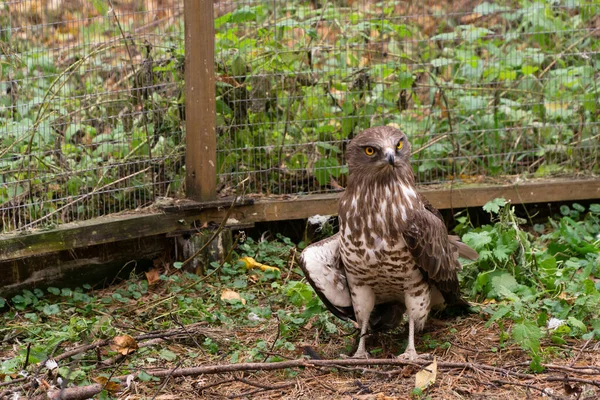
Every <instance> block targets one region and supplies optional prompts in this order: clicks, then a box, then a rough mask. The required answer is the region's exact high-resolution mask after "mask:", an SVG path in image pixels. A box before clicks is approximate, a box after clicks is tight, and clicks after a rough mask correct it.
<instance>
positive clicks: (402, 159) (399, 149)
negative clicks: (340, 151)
mask: <svg viewBox="0 0 600 400" xmlns="http://www.w3.org/2000/svg"><path fill="white" fill-rule="evenodd" d="M346 156H347V160H348V168H349V170H350V174H353V173H356V172H362V173H366V174H375V175H380V174H386V175H387V174H389V173H397V172H399V171H398V170H405V169H406V168H407V167H408V168H410V143H409V142H408V138H407V137H406V135H405V134H404V133H403V132H402V131H401V130H399V129H396V128H392V127H391V126H376V127H373V128H369V129H366V130H364V131H362V132H361V133H359V134H358V135H356V136H355V137H354V139H352V141H351V142H350V144H349V145H348V148H347V150H346Z"/></svg>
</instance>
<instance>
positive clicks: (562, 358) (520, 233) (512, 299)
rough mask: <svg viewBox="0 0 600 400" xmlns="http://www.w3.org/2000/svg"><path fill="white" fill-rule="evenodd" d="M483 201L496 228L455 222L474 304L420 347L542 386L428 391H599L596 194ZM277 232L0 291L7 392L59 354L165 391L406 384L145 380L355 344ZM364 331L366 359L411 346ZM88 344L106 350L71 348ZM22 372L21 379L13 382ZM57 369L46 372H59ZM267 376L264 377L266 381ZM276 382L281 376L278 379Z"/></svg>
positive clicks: (492, 377) (466, 385)
mask: <svg viewBox="0 0 600 400" xmlns="http://www.w3.org/2000/svg"><path fill="white" fill-rule="evenodd" d="M485 209H486V210H487V211H488V212H489V213H490V214H491V215H492V216H493V222H492V223H491V224H489V225H484V226H481V227H477V228H474V227H472V226H471V225H470V222H469V220H468V217H467V216H466V215H459V216H458V217H457V220H458V222H459V225H458V226H457V231H458V232H459V233H461V234H462V237H463V240H465V241H466V242H467V243H469V244H470V245H471V246H473V247H474V248H476V249H477V250H478V251H479V252H480V254H481V257H480V259H479V260H478V261H477V262H473V263H469V264H465V265H464V269H463V271H462V273H461V277H460V279H461V285H462V287H463V291H464V292H465V293H466V294H467V295H468V298H469V300H470V301H471V302H473V303H474V304H475V305H476V307H477V308H478V310H479V313H477V314H474V315H472V316H468V317H461V318H453V319H449V320H444V321H440V320H436V319H435V318H434V319H432V320H430V322H429V323H428V326H427V328H426V330H425V332H423V333H422V334H420V335H418V337H417V348H418V349H417V350H418V351H419V352H428V353H432V354H434V355H437V357H438V360H439V361H440V362H442V361H443V362H458V363H464V362H465V360H467V361H468V362H471V363H475V364H476V365H488V366H496V367H499V368H505V369H507V370H509V372H510V373H520V374H529V373H535V374H537V375H535V377H533V375H532V378H531V379H535V380H537V381H539V382H545V383H544V386H543V387H541V389H540V386H539V385H538V384H536V382H535V381H527V380H526V382H529V383H526V386H525V387H523V386H522V385H523V382H524V380H523V379H524V378H523V377H522V376H521V378H519V377H518V376H516V377H515V376H512V375H510V374H509V375H506V372H504V373H500V375H496V374H495V373H489V374H488V375H486V376H482V375H480V374H471V373H464V370H463V372H461V370H460V369H459V370H456V368H454V369H452V368H449V369H448V368H446V367H444V368H446V369H443V370H441V372H440V373H441V375H440V377H439V378H438V381H437V384H436V385H435V386H433V387H432V388H431V389H430V390H429V391H428V392H426V393H425V394H424V396H432V398H456V396H457V393H463V395H464V394H465V393H471V394H475V393H480V392H481V391H487V393H490V394H493V395H497V396H498V397H502V396H508V398H516V397H523V396H525V394H526V393H528V392H531V391H533V392H535V394H536V395H537V394H539V390H545V389H544V388H552V390H554V392H553V393H554V394H556V395H560V396H563V395H568V393H569V390H574V391H575V390H577V391H579V392H581V393H584V394H585V393H587V396H597V394H598V390H599V388H598V386H599V385H600V384H598V383H597V384H594V383H590V382H591V381H593V380H594V379H596V382H597V374H599V373H600V371H596V372H593V371H592V370H593V369H594V368H595V367H594V365H597V363H598V360H600V348H598V346H597V345H595V343H597V342H596V341H597V340H598V339H599V338H600V325H598V321H599V320H600V301H599V300H600V270H599V269H598V266H599V265H600V205H598V204H592V205H590V206H589V207H588V208H584V207H583V206H581V205H579V204H572V205H571V206H563V207H562V208H561V214H560V215H556V216H554V217H553V218H551V219H549V220H548V221H547V222H545V223H543V224H537V225H535V226H534V225H531V224H529V223H528V222H527V221H523V220H520V219H519V218H518V217H516V215H515V214H514V210H513V207H512V206H511V205H510V204H508V203H506V201H504V200H502V199H497V200H495V201H494V202H490V203H488V204H487V205H486V207H485ZM324 228H325V229H324V232H323V233H322V235H329V234H330V233H331V227H327V226H326V227H324ZM271 239H272V240H259V241H256V240H253V239H252V238H246V239H245V240H242V238H240V242H239V243H238V244H237V246H236V248H235V249H234V251H233V253H232V255H231V257H230V259H229V260H227V261H225V262H223V263H216V262H215V263H212V264H211V265H210V266H209V268H208V271H207V275H206V276H197V275H194V274H190V273H186V272H182V271H181V270H179V269H177V268H175V267H176V266H180V264H181V263H177V262H169V263H167V264H165V265H162V266H160V267H158V268H156V269H153V270H150V271H147V272H146V273H140V272H138V273H137V274H136V273H134V274H132V275H131V277H130V278H129V279H128V280H126V281H124V282H121V283H120V284H118V285H116V286H113V287H109V288H106V289H93V288H91V287H90V286H86V285H84V286H82V287H79V288H48V289H47V290H40V289H35V290H31V291H24V292H23V293H22V294H20V295H17V296H15V297H13V298H11V299H1V298H0V307H4V312H3V314H2V316H0V319H1V323H0V326H1V328H0V336H1V337H3V341H2V343H3V345H2V346H1V347H0V360H1V361H0V378H1V379H0V380H1V381H3V382H4V383H3V384H2V385H3V386H4V387H0V391H1V390H4V389H10V390H16V391H18V392H20V393H21V395H26V396H27V397H32V396H33V395H34V389H33V388H31V387H29V388H24V389H20V387H21V386H20V385H21V384H23V383H26V382H29V381H30V380H31V377H32V376H33V375H35V371H37V370H38V368H39V364H38V363H43V362H44V361H45V360H47V359H49V358H54V359H56V360H58V372H59V374H60V376H61V377H62V379H63V380H67V381H68V382H69V384H70V385H75V386H78V385H79V386H81V385H88V384H91V383H94V382H98V383H105V382H106V381H107V380H110V379H113V378H116V377H124V376H126V375H128V374H133V375H134V376H136V377H137V390H138V396H141V397H142V398H144V397H145V396H153V395H157V394H158V393H159V392H161V391H162V392H163V393H165V392H166V393H171V394H181V395H182V396H184V397H185V396H189V393H195V394H196V395H198V396H200V395H201V393H202V394H203V395H205V396H213V397H219V396H221V397H222V396H224V395H236V394H237V395H243V394H244V393H247V392H249V391H250V390H259V394H257V396H261V395H264V396H269V395H270V393H271V392H272V391H273V390H277V392H276V393H279V394H278V395H279V396H284V397H293V396H294V393H295V392H294V390H296V389H297V388H303V389H302V390H304V391H305V392H306V393H312V395H314V396H315V398H326V397H327V396H344V395H350V394H354V395H358V394H361V393H364V392H363V391H364V390H366V389H365V387H368V388H369V390H371V391H373V392H374V393H377V391H381V392H383V393H385V394H387V395H390V396H400V398H402V396H404V398H406V397H407V396H410V394H411V393H412V392H413V388H414V373H415V372H417V370H418V368H417V369H415V367H414V366H413V367H410V366H405V367H404V368H401V369H393V367H391V368H392V369H389V368H384V367H379V368H376V369H374V368H375V367H370V368H366V369H365V368H364V367H361V368H350V369H346V370H345V369H343V368H342V369H337V370H335V369H333V370H332V369H327V368H325V369H316V370H313V369H310V368H308V369H300V370H299V369H284V370H281V371H279V372H278V371H274V372H260V371H257V372H254V373H250V372H249V373H246V374H244V375H240V374H232V373H224V374H217V375H210V376H208V375H204V376H203V377H202V378H201V379H200V378H198V379H199V380H195V378H192V377H188V378H173V379H167V380H166V381H164V380H163V381H161V382H159V381H158V380H157V378H154V377H152V371H156V370H157V369H164V368H174V367H176V368H178V369H179V368H185V367H192V366H198V365H207V364H208V365H212V364H215V365H216V364H231V363H233V364H235V363H247V362H267V363H273V362H277V361H284V360H287V359H296V358H298V357H299V356H300V355H302V354H304V353H306V352H307V349H306V347H307V346H309V347H310V348H312V349H314V350H315V351H316V352H317V353H319V354H320V355H321V356H323V357H326V358H338V357H339V355H340V354H348V353H350V352H351V349H352V346H353V343H354V339H353V338H352V335H351V334H352V333H353V332H354V328H353V327H352V326H351V325H350V324H348V323H344V322H341V321H340V320H337V319H336V318H335V317H333V316H332V315H331V314H330V313H329V312H328V311H326V309H325V308H324V307H323V306H322V304H321V303H320V301H319V300H318V297H317V296H315V294H314V293H313V290H312V288H311V287H310V286H309V285H308V284H307V283H306V281H305V280H304V279H303V276H302V275H301V273H300V270H299V268H298V267H297V265H296V260H297V256H298V255H299V251H300V249H301V248H302V247H304V246H305V243H299V244H295V243H292V241H290V240H289V239H288V238H285V237H283V236H280V235H277V236H276V237H273V238H271ZM246 256H248V257H253V258H254V259H255V260H257V261H259V262H260V263H262V264H265V265H270V266H273V267H277V268H278V269H279V270H278V271H273V270H271V271H260V270H257V269H252V270H247V268H246V263H244V262H241V261H237V260H238V259H239V258H241V257H246ZM129 337H131V338H129ZM102 341H104V342H102ZM115 341H116V342H118V343H121V344H120V345H117V344H115ZM369 341H370V344H369V350H371V353H372V355H373V357H377V358H388V357H392V356H394V355H397V354H400V353H401V352H402V351H403V349H404V347H405V345H406V332H405V331H404V327H403V328H402V329H400V330H399V331H395V332H391V333H386V334H382V335H379V336H376V337H372V338H370V339H369ZM92 343H97V344H98V350H94V348H87V350H85V351H84V350H81V351H79V352H78V353H77V354H74V355H71V356H69V357H64V356H62V354H66V352H67V351H69V350H72V349H74V348H81V347H80V346H83V345H89V344H92ZM440 368H442V367H440ZM556 368H563V369H562V370H560V369H559V370H557V369H556ZM564 368H567V370H565V369H564ZM568 368H571V371H569V370H568ZM573 368H575V369H573ZM577 368H580V369H579V370H577ZM586 368H587V369H586ZM42 371H45V369H43V368H42ZM378 371H379V372H378ZM556 371H559V372H560V371H562V372H563V373H566V374H567V375H566V376H567V377H566V378H565V379H567V381H568V382H570V383H569V384H568V385H571V386H569V387H571V388H572V389H569V387H567V384H564V382H562V381H561V382H554V381H552V380H551V378H552V376H555V373H556ZM565 371H566V372H565ZM573 371H575V372H573ZM577 371H580V372H577ZM590 371H592V372H590ZM442 372H443V373H442ZM43 373H44V374H45V372H43ZM553 374H554V375H553ZM21 377H25V379H23V380H22V381H19V379H22V378H21ZM51 378H52V377H45V378H44V379H45V380H46V381H47V382H48V383H49V384H52V383H53V382H52V379H51ZM528 379H529V378H528ZM544 379H550V380H548V381H544ZM573 379H583V380H582V381H580V382H577V381H574V380H573ZM501 381H504V382H505V383H499V382H501ZM13 382H14V383H13ZM248 382H250V383H248ZM357 382H358V383H357ZM553 382H554V383H553ZM290 383H292V385H290ZM261 384H262V385H263V386H265V384H266V386H265V387H263V388H262V389H261V388H260V385H261ZM276 384H277V385H279V384H281V385H287V386H285V388H283V387H282V388H280V389H277V388H274V387H275V386H277V385H276ZM257 385H258V386H257ZM519 385H521V386H519ZM527 385H529V386H527ZM594 385H595V386H594ZM43 387H44V386H43V385H42V388H40V389H37V392H35V394H39V393H40V391H41V390H44V389H43ZM257 388H258V389H257ZM294 388H296V389H294ZM113 389H114V390H113ZM113 389H110V387H109V389H107V390H106V391H105V392H104V394H102V395H101V398H121V397H122V396H125V394H121V395H119V394H117V392H118V391H119V390H123V388H122V386H117V387H115V388H113ZM111 390H113V391H112V392H111ZM260 390H262V392H260ZM565 391H566V392H565ZM413 395H414V396H417V395H418V393H417V394H414V393H413Z"/></svg>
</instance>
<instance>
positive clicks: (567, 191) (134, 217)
mask: <svg viewBox="0 0 600 400" xmlns="http://www.w3.org/2000/svg"><path fill="white" fill-rule="evenodd" d="M421 191H422V193H423V194H424V195H425V196H426V197H427V198H428V199H429V200H430V201H431V203H432V204H433V205H434V206H435V207H437V208H439V209H451V208H465V207H480V206H482V205H484V204H485V203H487V202H488V201H490V200H493V199H494V198H496V197H504V198H505V199H507V200H511V201H512V202H513V203H543V202H554V201H575V200H586V199H600V179H587V180H569V181H567V180H561V181H534V182H525V183H522V184H516V185H504V186H478V187H453V188H421ZM339 196H340V193H332V194H317V195H307V196H298V197H296V198H292V199H285V200H284V199H264V200H256V201H255V202H254V203H253V204H243V205H239V206H236V207H235V208H234V210H233V211H232V213H231V215H230V221H229V224H230V225H238V224H240V223H244V224H251V223H256V222H264V221H283V220H290V219H303V218H308V217H310V216H312V215H316V214H321V215H332V214H336V213H337V202H338V198H339ZM210 204H211V206H210V207H209V208H206V206H205V205H203V204H199V205H198V206H197V208H192V207H190V206H185V207H183V209H181V210H178V209H177V207H173V206H165V207H166V208H167V209H169V210H172V211H170V212H166V213H165V212H158V211H154V212H151V213H146V214H126V215H119V216H112V217H103V218H98V219H95V220H90V221H85V222H81V223H73V224H65V225H62V226H60V227H59V228H57V229H56V230H53V231H43V232H34V233H31V234H21V235H0V261H5V260H11V259H18V258H23V257H29V256H34V255H40V254H47V253H52V252H56V251H60V250H67V249H72V248H79V247H85V246H92V245H97V244H103V243H110V242H117V241H121V240H127V239H133V238H138V237H145V236H152V235H159V234H164V233H169V232H174V231H179V230H181V231H189V230H191V229H195V228H196V227H200V226H202V225H203V224H205V223H207V222H216V223H220V222H221V221H222V219H223V218H224V216H225V215H226V213H227V210H228V208H229V206H226V205H225V204H226V203H223V202H218V203H210Z"/></svg>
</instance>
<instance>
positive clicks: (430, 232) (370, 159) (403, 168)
mask: <svg viewBox="0 0 600 400" xmlns="http://www.w3.org/2000/svg"><path fill="white" fill-rule="evenodd" d="M410 155H411V145H410V143H409V141H408V138H407V137H406V135H405V134H404V133H403V132H402V131H401V130H399V129H396V128H393V127H390V126H378V127H372V128H369V129H366V130H364V131H362V132H361V133H359V134H358V135H356V136H355V137H354V139H352V141H351V142H350V144H349V145H348V147H347V150H346V156H347V161H348V170H349V173H348V183H347V187H346V190H345V191H344V193H343V195H342V196H341V198H340V200H339V205H338V220H339V232H338V233H336V234H335V235H333V236H331V237H329V238H327V239H324V240H322V241H320V242H317V243H314V244H312V245H310V246H308V247H307V248H306V249H304V251H303V252H302V254H301V256H300V267H301V268H302V270H303V271H304V275H305V277H306V279H307V281H308V282H309V283H310V284H311V286H312V287H313V288H314V290H315V292H316V293H317V295H318V296H319V297H320V298H321V300H322V301H323V303H324V304H325V305H326V306H327V308H328V309H329V310H330V311H331V312H332V313H333V314H334V315H336V316H337V317H339V318H341V319H344V320H352V321H354V323H355V325H356V327H357V328H358V329H359V330H360V338H359V342H358V347H357V350H356V352H355V353H354V355H353V357H354V358H366V357H368V353H367V351H366V348H365V337H366V334H367V332H368V331H369V329H371V331H379V330H387V329H392V328H395V327H396V326H398V325H399V323H400V322H401V321H402V318H403V316H404V314H406V315H407V317H408V345H407V347H406V350H405V351H404V353H403V354H401V355H400V356H399V357H401V358H406V359H409V360H414V359H416V358H417V357H418V355H417V352H416V350H415V338H414V336H415V331H416V332H419V331H421V330H422V329H423V327H424V325H425V322H426V320H427V317H428V315H429V312H430V310H431V309H432V308H443V307H445V306H446V305H452V306H457V307H459V308H463V309H465V308H467V307H468V305H469V304H468V302H466V301H465V300H464V299H463V298H462V297H461V294H460V288H459V283H458V278H457V272H458V271H459V270H460V269H461V264H460V262H459V256H461V257H464V258H468V259H472V260H474V259H476V258H477V257H478V254H477V252H475V250H473V249H471V248H470V247H469V246H467V245H466V244H464V243H462V242H461V241H460V240H459V238H458V237H457V236H453V235H449V234H448V230H447V228H446V226H445V224H444V221H443V219H442V216H441V214H440V212H439V211H438V210H436V209H435V208H434V207H433V206H432V205H431V204H430V203H429V202H428V201H427V199H425V197H423V196H422V195H421V194H419V192H417V190H416V188H415V181H414V175H413V171H412V168H411V165H410Z"/></svg>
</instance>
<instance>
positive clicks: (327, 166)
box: [313, 158, 341, 185]
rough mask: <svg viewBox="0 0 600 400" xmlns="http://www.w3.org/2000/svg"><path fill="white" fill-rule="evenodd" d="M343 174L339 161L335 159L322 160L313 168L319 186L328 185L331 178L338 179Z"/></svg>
mask: <svg viewBox="0 0 600 400" xmlns="http://www.w3.org/2000/svg"><path fill="white" fill-rule="evenodd" d="M340 173H341V170H340V167H339V163H338V160H337V159H335V158H321V159H320V160H317V162H315V164H314V166H313V174H314V175H315V178H317V181H318V182H319V185H327V184H329V181H330V179H331V177H332V176H333V177H337V176H339V175H340Z"/></svg>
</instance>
